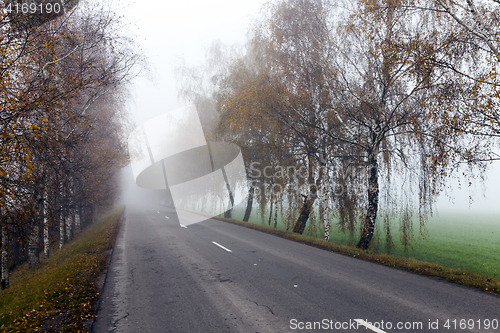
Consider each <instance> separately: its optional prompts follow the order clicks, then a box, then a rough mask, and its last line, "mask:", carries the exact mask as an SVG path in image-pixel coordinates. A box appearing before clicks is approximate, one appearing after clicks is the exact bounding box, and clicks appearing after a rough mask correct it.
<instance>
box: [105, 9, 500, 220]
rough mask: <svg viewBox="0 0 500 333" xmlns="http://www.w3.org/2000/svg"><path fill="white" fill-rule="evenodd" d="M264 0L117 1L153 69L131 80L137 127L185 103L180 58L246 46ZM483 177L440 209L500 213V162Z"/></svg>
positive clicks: (147, 195)
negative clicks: (179, 77)
mask: <svg viewBox="0 0 500 333" xmlns="http://www.w3.org/2000/svg"><path fill="white" fill-rule="evenodd" d="M265 2H266V1H264V0H246V1H244V2H236V1H231V0H217V1H201V0H190V1H184V2H179V1H177V2H171V1H169V2H163V1H149V2H143V1H132V0H120V1H117V2H115V3H114V4H115V6H116V7H117V8H119V11H120V12H121V13H123V15H124V16H125V18H126V20H127V21H129V22H131V23H132V25H131V28H130V32H129V33H130V34H131V35H133V36H137V41H138V43H139V44H140V45H141V46H142V48H143V51H144V52H145V53H146V56H147V57H148V58H149V61H150V73H148V74H145V75H142V76H140V77H138V78H136V79H134V81H133V82H132V89H131V94H132V96H131V97H132V98H131V99H130V102H129V105H128V109H129V111H130V113H131V117H132V121H133V122H135V125H140V124H142V123H144V122H145V121H147V120H149V119H151V118H154V117H156V116H158V115H160V114H163V113H165V112H168V111H172V110H175V109H177V108H180V107H183V106H185V105H184V104H183V103H182V102H181V101H180V100H179V98H178V90H177V82H176V80H175V77H174V69H175V67H177V66H179V65H180V64H181V63H182V61H185V63H186V64H187V65H189V66H197V65H200V64H202V63H203V62H204V61H205V53H206V50H207V49H208V47H209V46H210V45H211V44H212V43H213V42H214V41H220V42H221V43H223V44H225V45H234V44H243V43H244V41H245V38H246V33H247V31H248V30H249V29H250V28H251V24H252V21H253V20H255V19H256V18H258V16H259V11H260V10H261V7H262V5H263V4H264V3H265ZM458 174H459V173H457V175H458ZM483 176H484V180H483V181H480V180H479V179H480V178H479V177H478V179H477V180H476V181H475V182H473V184H472V186H469V185H468V180H466V179H464V178H460V177H458V178H457V176H455V177H452V178H450V179H449V180H448V184H449V186H448V188H447V189H446V191H445V192H443V193H442V194H441V196H440V197H439V199H438V202H437V204H436V208H437V213H438V214H439V213H445V212H461V213H467V214H481V213H488V214H495V215H496V214H499V215H500V161H496V162H494V163H492V164H491V165H490V166H489V167H488V171H487V173H486V174H484V175H483ZM124 182H125V187H126V188H127V189H128V191H129V193H128V194H126V195H125V198H126V199H127V198H128V199H130V200H134V201H137V200H141V201H144V202H150V201H151V198H153V197H154V195H155V194H154V193H153V192H151V190H143V189H141V188H139V187H138V186H136V185H135V183H134V180H133V176H132V172H131V169H130V166H129V167H127V168H126V170H125V172H124ZM132 193H133V194H132Z"/></svg>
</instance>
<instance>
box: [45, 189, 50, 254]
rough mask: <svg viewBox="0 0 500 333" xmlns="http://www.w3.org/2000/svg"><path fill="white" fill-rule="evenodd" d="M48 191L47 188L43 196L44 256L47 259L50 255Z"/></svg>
mask: <svg viewBox="0 0 500 333" xmlns="http://www.w3.org/2000/svg"><path fill="white" fill-rule="evenodd" d="M47 197H48V192H47V190H45V193H44V196H43V256H44V258H45V259H47V258H48V257H49V251H50V237H49V216H48V213H49V201H48V199H47Z"/></svg>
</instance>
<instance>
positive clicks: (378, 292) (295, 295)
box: [93, 205, 500, 333]
mask: <svg viewBox="0 0 500 333" xmlns="http://www.w3.org/2000/svg"><path fill="white" fill-rule="evenodd" d="M454 320H455V321H454ZM461 320H462V322H460V321H461ZM464 320H465V321H467V320H468V322H467V324H466V326H467V325H470V326H471V327H472V325H473V326H474V329H471V330H470V329H467V328H466V329H460V324H461V323H462V324H463V323H465V322H464ZM494 320H497V322H496V323H497V325H499V324H498V320H500V297H497V296H494V295H490V294H488V293H485V292H480V291H476V290H473V289H469V288H465V287H461V286H458V285H453V284H450V283H447V282H443V281H440V280H437V279H432V278H428V277H422V276H418V275H415V274H411V273H407V272H402V271H398V270H396V269H393V268H389V267H385V266H380V265H376V264H373V263H370V262H364V261H361V260H358V259H355V258H350V257H346V256H342V255H339V254H336V253H331V252H327V251H324V250H320V249H316V248H313V247H310V246H307V245H303V244H299V243H295V242H292V241H289V240H285V239H282V238H279V237H276V236H272V235H269V234H265V233H262V232H259V231H256V230H253V229H247V228H244V227H240V226H237V225H232V224H228V223H225V222H221V221H217V220H207V221H205V222H201V223H198V224H194V225H190V226H189V227H187V228H186V227H182V226H180V225H179V223H178V221H177V218H176V214H175V211H174V210H172V209H168V208H165V207H161V206H154V205H150V206H134V207H131V206H128V207H127V214H126V219H125V221H124V224H123V225H122V228H121V230H120V234H119V236H118V238H117V242H116V244H115V248H114V252H113V256H112V261H111V266H110V268H109V271H108V276H107V279H106V284H105V287H104V292H103V298H102V303H101V306H100V309H99V312H98V318H97V319H96V322H95V323H94V329H93V332H99V333H101V332H134V333H135V332H141V333H142V332H155V333H156V332H172V333H181V332H214V333H215V332H242V333H249V332H326V331H329V332H390V331H393V332H500V325H499V326H498V327H497V328H496V330H494V329H491V328H490V329H489V330H486V329H485V325H487V324H488V323H489V325H490V326H491V325H492V324H493V325H494V324H495V321H494ZM446 323H448V327H446V326H445V324H446ZM370 324H371V325H370ZM314 325H316V326H314ZM455 325H456V329H454V327H455ZM479 325H480V326H481V327H480V329H479ZM313 327H316V329H308V328H313ZM405 327H406V329H405ZM462 327H463V325H462Z"/></svg>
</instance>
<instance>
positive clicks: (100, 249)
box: [0, 207, 124, 332]
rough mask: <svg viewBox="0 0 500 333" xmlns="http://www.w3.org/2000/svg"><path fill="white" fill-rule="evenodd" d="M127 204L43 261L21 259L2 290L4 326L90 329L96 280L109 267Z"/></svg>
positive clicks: (0, 311) (0, 301) (0, 326)
mask: <svg viewBox="0 0 500 333" xmlns="http://www.w3.org/2000/svg"><path fill="white" fill-rule="evenodd" d="M123 212H124V207H120V208H116V209H114V210H112V211H111V212H109V213H108V214H106V215H104V216H102V217H101V218H100V219H99V220H98V221H97V222H95V223H94V224H93V225H91V226H90V227H88V228H87V229H85V230H84V231H82V233H81V234H80V235H78V237H77V238H76V239H75V240H73V241H72V242H70V243H68V244H66V246H65V247H64V248H63V249H62V250H60V251H59V250H56V251H53V252H52V254H51V257H50V258H49V259H47V260H43V259H42V260H41V263H40V265H39V267H37V268H36V269H34V270H30V269H28V266H27V264H24V265H21V266H20V267H18V268H17V269H16V270H15V271H13V272H12V273H11V276H10V288H8V289H6V290H2V291H0V331H2V332H86V331H87V330H86V326H85V323H86V322H88V320H89V319H91V318H92V317H93V316H94V305H95V303H96V301H97V300H98V297H99V293H98V290H97V287H96V285H95V280H96V278H97V277H98V275H99V274H100V272H101V271H102V270H103V269H104V268H105V266H106V262H107V259H108V257H109V255H110V250H111V249H112V247H113V244H114V241H115V239H116V236H117V235H118V230H119V228H120V224H121V221H122V215H123Z"/></svg>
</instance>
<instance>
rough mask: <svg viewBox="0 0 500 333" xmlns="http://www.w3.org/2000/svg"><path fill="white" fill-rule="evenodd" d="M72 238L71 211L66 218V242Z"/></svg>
mask: <svg viewBox="0 0 500 333" xmlns="http://www.w3.org/2000/svg"><path fill="white" fill-rule="evenodd" d="M72 238H73V216H72V212H71V209H70V210H69V212H68V215H67V216H66V240H67V241H68V242H69V241H70V240H71V239H72Z"/></svg>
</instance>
